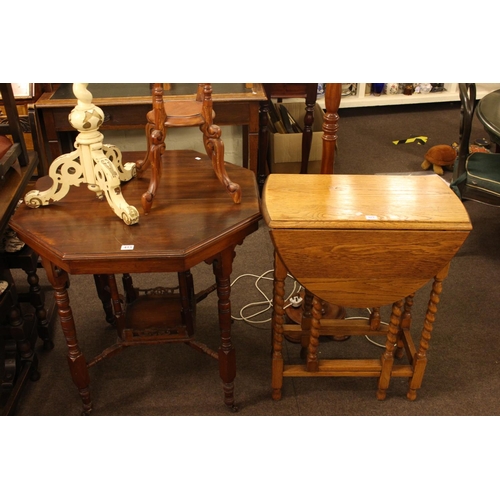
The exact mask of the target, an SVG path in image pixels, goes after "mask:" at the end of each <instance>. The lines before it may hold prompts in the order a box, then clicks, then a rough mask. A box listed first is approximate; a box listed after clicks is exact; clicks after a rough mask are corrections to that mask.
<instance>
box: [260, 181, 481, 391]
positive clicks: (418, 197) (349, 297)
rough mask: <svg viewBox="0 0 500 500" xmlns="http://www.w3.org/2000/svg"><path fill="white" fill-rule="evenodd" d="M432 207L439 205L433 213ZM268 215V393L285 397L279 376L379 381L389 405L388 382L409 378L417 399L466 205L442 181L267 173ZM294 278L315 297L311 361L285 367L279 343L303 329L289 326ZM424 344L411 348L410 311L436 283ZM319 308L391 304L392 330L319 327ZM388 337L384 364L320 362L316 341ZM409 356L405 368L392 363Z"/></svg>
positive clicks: (372, 324)
mask: <svg viewBox="0 0 500 500" xmlns="http://www.w3.org/2000/svg"><path fill="white" fill-rule="evenodd" d="M436 207H439V209H438V210H437V209H436ZM263 215H264V218H265V220H266V222H267V224H268V226H269V228H270V229H271V238H272V241H273V244H274V247H275V270H274V280H275V281H274V314H273V356H272V388H273V399H276V400H278V399H280V398H281V389H282V385H283V377H304V376H306V377H311V376H321V377H324V376H337V377H338V376H363V377H377V378H378V392H377V398H378V399H380V400H383V399H385V396H386V391H387V389H388V387H389V381H390V378H391V376H397V377H407V378H408V379H409V381H410V387H409V391H408V394H407V396H408V398H409V399H410V400H414V399H415V398H416V390H417V389H419V388H420V386H421V383H422V379H423V376H424V371H425V365H426V362H427V358H426V353H427V349H428V345H429V340H430V336H431V332H432V325H433V322H434V319H435V314H436V310H437V304H438V302H439V295H440V293H441V290H442V281H443V279H444V278H445V277H446V275H447V272H448V267H449V264H450V261H451V259H452V258H453V256H454V255H455V254H456V252H457V251H458V250H459V248H460V247H461V245H462V243H463V242H464V241H465V239H466V238H467V236H468V234H469V232H470V230H471V223H470V221H469V217H468V215H467V212H466V211H465V209H464V207H463V205H462V203H461V202H460V200H459V199H458V198H457V197H456V196H455V194H454V193H453V192H452V191H451V189H450V188H449V186H448V185H447V184H446V183H445V182H443V180H442V179H441V178H440V177H438V176H437V175H419V176H405V175H392V176H391V175H373V176H372V175H314V174H310V175H306V176H301V175H300V174H271V175H270V176H269V177H268V179H267V182H266V185H265V187H264V193H263ZM287 272H289V273H290V274H291V275H292V276H293V277H294V278H295V279H296V280H297V281H298V282H299V283H300V284H301V285H302V286H303V287H304V288H305V289H306V290H308V291H309V292H311V293H312V294H313V295H314V297H313V304H312V316H313V318H312V321H311V326H310V329H309V330H308V331H305V332H303V334H304V335H308V338H309V342H308V347H307V356H306V359H305V362H304V364H303V365H285V364H284V360H283V355H282V341H283V336H284V335H285V334H286V333H287V332H288V331H289V330H290V331H294V332H295V333H297V331H298V330H301V325H287V324H284V321H283V318H284V312H283V305H284V281H285V278H286V275H287ZM432 278H434V284H433V286H432V291H431V294H430V300H429V303H428V308H427V313H426V316H425V322H424V326H423V329H422V334H421V338H420V342H419V344H417V345H415V344H414V343H413V340H412V337H411V333H410V326H411V306H412V304H413V297H414V294H415V292H416V291H417V290H419V289H420V288H422V287H423V286H424V285H425V284H426V283H428V282H429V280H430V279H432ZM321 301H327V302H330V303H332V304H341V305H342V306H345V307H354V308H365V307H369V308H377V307H380V306H383V305H387V304H393V306H392V314H391V319H390V322H389V325H388V326H381V325H380V323H379V321H378V320H377V318H375V317H374V318H371V320H352V321H346V320H343V319H328V320H327V319H325V320H324V319H322V318H321ZM381 332H382V333H385V334H386V336H387V337H386V338H387V340H386V344H385V351H384V353H383V354H382V356H381V358H380V359H348V360H345V359H342V360H340V359H333V360H332V359H330V360H320V359H319V356H318V341H319V340H318V339H319V336H320V335H375V334H376V335H380V334H381ZM404 354H406V357H407V363H395V358H398V359H399V358H402V357H403V355H404Z"/></svg>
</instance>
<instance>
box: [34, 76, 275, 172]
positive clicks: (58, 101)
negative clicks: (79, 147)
mask: <svg viewBox="0 0 500 500" xmlns="http://www.w3.org/2000/svg"><path fill="white" fill-rule="evenodd" d="M53 85H54V89H55V90H53V91H51V92H46V93H44V94H42V96H41V97H40V99H38V101H37V102H36V103H35V104H34V105H33V106H32V109H31V112H32V113H33V114H34V115H35V118H36V122H37V124H38V132H39V138H40V140H39V142H40V151H41V154H40V157H41V161H42V163H43V172H44V175H46V174H47V171H48V167H49V165H50V164H51V163H52V161H53V160H55V159H56V158H57V157H58V156H60V155H61V154H62V153H68V152H70V151H72V150H73V141H74V130H73V129H72V127H71V125H70V124H69V122H68V114H69V113H70V111H71V110H72V109H73V108H74V107H75V105H76V99H75V97H74V95H73V92H72V85H71V84H70V83H61V84H53ZM56 86H57V88H56ZM169 86H170V88H169V89H168V90H166V89H165V90H164V98H165V100H167V99H168V100H173V101H175V100H186V99H192V98H193V96H194V95H195V94H196V91H197V84H196V83H171V84H169ZM212 86H213V94H212V100H213V103H214V111H215V115H216V116H215V123H216V124H217V125H219V126H223V125H238V126H241V127H242V135H243V162H242V164H243V167H245V168H249V169H250V170H251V171H252V172H254V173H257V162H258V149H259V109H260V102H261V101H262V100H264V99H265V98H266V95H265V93H264V89H263V87H262V85H261V84H260V83H253V84H252V86H251V88H248V86H247V85H246V84H244V83H214V84H213V85H212ZM88 90H89V91H90V92H91V93H92V96H93V100H92V102H93V103H94V104H95V105H96V106H99V107H100V108H101V109H102V110H103V111H104V114H105V120H104V123H103V124H102V125H101V126H100V128H99V130H100V131H101V132H103V133H104V134H106V130H131V129H143V128H144V125H145V124H146V114H147V113H148V112H149V111H150V110H151V87H150V84H149V83H90V84H89V86H88Z"/></svg>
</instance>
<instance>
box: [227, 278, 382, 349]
mask: <svg viewBox="0 0 500 500" xmlns="http://www.w3.org/2000/svg"><path fill="white" fill-rule="evenodd" d="M273 272H274V269H269V270H268V271H266V272H265V273H262V274H260V275H258V274H251V273H245V274H240V276H238V277H237V278H235V279H234V280H233V282H232V283H231V288H233V286H234V284H235V283H236V282H237V281H238V280H240V279H241V278H245V277H250V278H257V279H256V280H255V283H254V286H255V288H256V289H257V290H258V292H259V293H260V294H261V295H262V296H263V297H264V299H265V300H262V301H258V302H250V303H248V304H246V305H245V306H243V307H242V308H241V309H240V311H239V312H240V316H239V317H237V316H233V315H231V318H232V319H233V320H235V321H245V322H246V323H248V324H251V325H252V324H263V323H268V322H269V321H271V319H272V318H267V319H263V320H254V321H252V319H253V318H255V317H257V316H260V315H261V314H264V313H265V312H267V311H269V310H270V309H272V307H273V301H272V299H270V298H269V297H268V296H267V295H266V293H265V292H264V291H263V290H262V289H261V288H260V287H259V281H260V280H268V281H273V280H274V277H271V278H268V277H267V275H268V274H270V273H273ZM287 277H288V278H291V279H292V280H293V290H292V292H291V293H290V294H289V295H288V297H287V298H286V301H289V304H288V305H286V306H285V307H283V309H286V308H287V307H290V306H292V305H296V306H298V305H300V304H301V302H302V300H300V301H295V302H292V300H291V299H292V297H293V296H295V295H297V294H298V293H299V292H300V290H301V289H302V285H299V284H298V283H297V281H295V280H294V279H293V276H292V275H290V274H287ZM264 305H265V306H266V307H265V308H264V309H261V310H260V311H257V312H255V313H253V314H250V315H248V316H244V315H243V312H244V311H246V309H248V308H250V307H257V306H264ZM366 310H367V311H368V312H369V313H370V314H371V310H370V309H369V308H367V309H366ZM344 319H345V320H350V319H366V320H367V321H368V320H369V319H370V318H369V317H368V318H367V317H365V316H349V317H347V318H344ZM381 324H382V325H388V323H386V322H384V321H381ZM365 338H366V340H368V342H370V343H371V344H373V345H375V346H377V347H381V348H382V349H384V348H385V345H384V344H379V343H378V342H375V341H374V340H372V339H371V338H370V337H369V336H368V335H365Z"/></svg>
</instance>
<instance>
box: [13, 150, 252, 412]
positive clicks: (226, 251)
mask: <svg viewBox="0 0 500 500" xmlns="http://www.w3.org/2000/svg"><path fill="white" fill-rule="evenodd" d="M138 155H140V153H138V152H135V153H134V152H129V153H124V160H127V161H128V160H130V159H131V158H134V157H135V158H137V157H138ZM197 157H198V158H200V160H197V159H196V158H197ZM162 161H163V175H164V176H165V177H168V179H169V180H170V182H169V185H168V186H167V185H166V183H165V184H162V185H160V186H159V188H158V196H157V198H156V202H155V209H154V210H153V211H152V212H151V214H150V215H149V216H148V217H145V218H141V220H140V221H139V223H138V224H135V225H133V226H128V225H125V224H123V223H122V222H121V221H120V220H118V219H117V218H116V216H115V215H114V214H113V213H111V212H110V211H109V208H108V206H107V204H106V203H101V202H100V201H99V200H97V199H96V197H95V196H93V193H91V192H90V191H89V190H88V189H85V188H75V187H73V188H72V189H71V190H70V192H69V194H68V195H67V196H66V197H65V198H64V200H62V201H60V202H57V203H55V204H54V205H50V206H46V207H40V208H37V209H30V208H28V207H26V206H21V207H19V209H18V210H17V211H16V213H15V215H14V217H13V218H12V221H11V226H12V228H13V229H14V230H15V231H16V232H17V233H18V235H19V237H20V238H21V239H23V240H24V241H25V242H26V243H28V244H29V245H30V246H31V247H32V248H34V249H35V250H36V251H37V252H39V253H40V255H41V257H42V263H43V266H44V268H45V270H46V272H47V276H48V278H49V281H50V282H51V284H52V286H53V287H54V290H55V299H56V303H57V307H58V313H59V316H60V319H61V325H62V330H63V333H64V336H65V338H66V341H67V344H68V361H69V365H70V372H71V376H72V378H73V381H74V383H75V385H76V386H77V388H78V391H79V393H80V396H81V398H82V402H83V411H84V412H85V413H88V412H90V411H91V410H92V401H91V396H90V389H89V385H90V378H89V370H88V369H89V367H90V366H93V365H94V364H95V363H97V362H99V361H101V360H102V359H105V358H106V357H108V356H109V355H111V354H113V353H116V352H118V351H120V350H121V349H122V348H124V347H127V346H130V345H134V344H154V343H158V342H181V343H184V344H188V345H191V346H192V347H195V348H197V349H199V350H202V351H203V352H206V353H208V354H210V355H211V356H213V357H215V358H218V363H219V372H220V376H221V379H222V382H223V389H224V401H225V403H226V404H227V405H228V406H229V407H230V408H233V407H234V394H233V390H234V378H235V374H236V368H235V351H234V347H233V345H232V342H231V315H230V309H231V302H230V274H231V268H232V262H233V258H234V256H235V249H236V247H237V245H239V244H241V243H242V242H243V240H244V239H245V237H246V236H247V235H249V234H250V233H252V232H254V231H256V230H257V228H258V221H259V220H260V218H261V215H260V206H259V196H258V191H257V184H256V179H255V175H254V174H253V172H251V171H249V170H247V169H244V168H241V167H236V166H234V165H231V164H227V165H226V168H227V171H228V175H230V177H231V178H232V179H233V180H234V181H235V182H237V183H238V184H239V185H240V186H241V188H242V190H243V192H244V193H245V196H244V197H243V198H242V201H241V203H240V204H235V203H233V202H232V200H231V199H230V198H228V196H227V193H226V192H225V191H224V190H223V189H221V186H220V183H219V180H218V179H217V177H216V176H215V175H214V173H213V169H212V164H211V161H210V159H209V158H208V157H207V156H206V155H202V154H200V153H197V152H195V151H166V152H165V153H164V154H163V156H162ZM148 183H149V181H148V180H147V179H133V180H131V181H130V182H128V183H126V184H124V185H123V193H124V196H125V197H126V199H127V200H129V201H130V202H131V203H137V202H139V200H140V199H141V196H142V194H143V193H144V191H145V190H146V188H147V186H148ZM163 191H168V195H167V193H163ZM82 234H85V235H87V236H88V237H86V238H82ZM202 262H206V263H209V264H211V265H212V266H213V271H214V275H215V281H216V290H217V294H218V297H219V300H218V312H219V326H220V336H221V340H220V346H219V348H218V350H216V351H215V350H212V349H209V348H208V347H206V346H203V345H202V344H201V343H199V342H198V341H197V340H195V339H194V338H193V334H194V307H195V303H196V300H195V299H194V298H193V294H194V289H193V286H192V277H191V275H190V272H189V271H190V269H192V268H193V267H194V266H196V265H197V264H200V263H202ZM165 272H173V273H178V276H179V284H180V291H179V294H177V296H176V297H175V298H176V299H177V300H176V301H175V305H176V307H174V305H173V304H172V303H171V299H172V297H171V296H170V295H171V294H168V293H165V294H162V295H158V296H153V297H150V298H144V297H142V296H140V297H137V296H136V294H135V291H134V290H133V287H132V286H130V285H129V284H127V286H126V289H127V301H128V302H129V304H127V305H126V307H125V310H123V306H122V305H121V304H120V297H119V296H118V290H117V287H116V280H115V278H114V276H113V275H115V274H124V277H125V281H126V282H127V280H128V276H129V274H131V273H165ZM68 274H93V275H100V276H98V277H97V281H100V282H101V283H106V284H107V286H108V292H109V299H110V300H111V304H112V307H113V314H114V316H115V321H116V324H117V327H118V338H117V340H116V343H115V344H114V345H112V346H110V348H109V349H107V350H105V351H104V352H103V353H102V354H101V355H98V356H96V357H95V358H94V359H93V360H90V361H88V362H87V361H86V359H85V356H84V354H83V352H82V351H81V349H80V347H79V344H78V337H77V331H76V325H75V323H74V319H73V315H72V312H71V307H70V303H69V295H68V290H67V289H66V286H65V284H66V281H67V279H68ZM69 292H70V293H71V289H70V290H69ZM104 295H105V294H104ZM104 295H102V296H101V299H102V300H105V301H106V298H105V297H104ZM164 301H165V302H164ZM152 303H153V304H154V305H152ZM143 307H145V308H146V311H147V312H146V313H144V312H141V311H144V309H143ZM162 313H163V314H162ZM160 315H161V316H160ZM165 316H166V317H165Z"/></svg>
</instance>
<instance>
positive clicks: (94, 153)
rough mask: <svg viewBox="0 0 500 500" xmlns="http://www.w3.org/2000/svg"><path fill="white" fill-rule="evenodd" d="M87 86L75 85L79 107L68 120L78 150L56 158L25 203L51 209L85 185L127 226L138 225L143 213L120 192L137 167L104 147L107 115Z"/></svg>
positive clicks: (116, 152)
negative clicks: (46, 206)
mask: <svg viewBox="0 0 500 500" xmlns="http://www.w3.org/2000/svg"><path fill="white" fill-rule="evenodd" d="M87 85H88V84H87V83H74V84H73V93H74V94H75V97H76V98H77V99H78V103H77V105H76V107H75V108H74V109H73V110H72V111H71V113H70V115H69V118H68V120H69V122H70V124H71V126H72V127H73V128H74V129H76V130H78V131H79V132H80V133H79V134H78V136H77V137H76V140H75V148H76V150H75V151H73V152H72V153H67V154H63V155H61V156H59V157H58V158H56V159H55V160H54V161H53V162H52V164H51V165H50V168H49V175H47V176H45V177H41V178H40V179H38V181H37V183H36V185H35V189H34V190H32V191H29V192H28V193H27V194H26V196H25V198H24V201H25V202H26V204H27V205H28V206H29V207H31V208H38V207H39V206H41V205H49V204H50V203H53V202H55V201H59V200H61V199H63V198H64V197H65V196H66V195H67V194H68V192H69V188H70V187H71V186H79V185H80V184H81V183H82V182H85V183H87V187H88V188H89V189H90V190H91V191H94V192H95V193H96V195H97V197H98V198H99V199H104V197H106V199H107V201H108V203H109V206H110V207H111V208H112V209H113V211H114V212H115V214H116V215H117V216H118V217H120V219H122V220H123V222H125V224H128V225H132V224H136V223H137V222H139V212H138V210H137V209H136V208H135V207H133V206H131V205H129V204H128V203H127V202H126V201H125V199H124V198H123V194H122V191H121V188H120V182H126V181H129V180H130V179H132V178H133V177H135V173H136V169H135V163H126V164H125V165H122V155H121V151H120V150H119V149H118V148H117V147H115V146H112V145H110V144H103V143H102V140H103V138H104V136H103V135H102V134H101V133H100V132H99V127H100V126H101V124H102V122H103V120H104V113H103V112H102V110H101V109H100V108H99V107H97V106H95V105H94V104H92V94H91V93H90V92H89V91H88V90H87Z"/></svg>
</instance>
